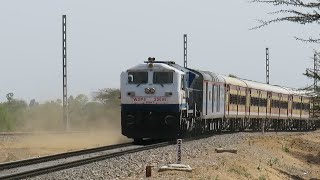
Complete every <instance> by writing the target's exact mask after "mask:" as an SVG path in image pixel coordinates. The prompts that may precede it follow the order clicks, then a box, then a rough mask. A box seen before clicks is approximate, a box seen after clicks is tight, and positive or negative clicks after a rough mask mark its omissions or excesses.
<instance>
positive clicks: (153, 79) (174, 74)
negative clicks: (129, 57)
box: [120, 58, 314, 142]
mask: <svg viewBox="0 0 320 180" xmlns="http://www.w3.org/2000/svg"><path fill="white" fill-rule="evenodd" d="M120 89H121V127H122V134H123V135H125V136H127V137H129V138H133V139H134V140H135V141H137V142H140V141H141V140H142V139H143V138H151V139H168V138H176V137H177V136H181V137H183V136H186V135H198V134H203V133H207V132H216V131H222V130H230V131H235V130H245V129H253V130H259V128H261V127H264V128H266V129H269V128H273V129H276V130H280V129H282V130H290V129H311V128H314V120H312V119H310V118H309V117H310V112H309V110H310V97H309V96H307V95H306V94H305V93H304V92H302V91H296V90H293V89H290V88H283V87H280V86H275V85H269V84H264V83H259V82H254V81H249V80H244V79H239V78H233V77H228V76H223V75H218V74H215V73H212V72H208V71H200V70H194V69H190V68H184V67H182V66H179V65H177V64H175V63H174V62H172V61H155V58H149V59H148V61H146V62H144V63H143V64H139V65H137V66H135V67H133V68H130V69H128V70H126V71H125V72H122V74H121V87H120ZM262 123H263V124H264V126H261V125H262Z"/></svg>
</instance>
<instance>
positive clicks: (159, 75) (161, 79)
mask: <svg viewBox="0 0 320 180" xmlns="http://www.w3.org/2000/svg"><path fill="white" fill-rule="evenodd" d="M153 83H154V84H171V83H173V72H154V73H153Z"/></svg>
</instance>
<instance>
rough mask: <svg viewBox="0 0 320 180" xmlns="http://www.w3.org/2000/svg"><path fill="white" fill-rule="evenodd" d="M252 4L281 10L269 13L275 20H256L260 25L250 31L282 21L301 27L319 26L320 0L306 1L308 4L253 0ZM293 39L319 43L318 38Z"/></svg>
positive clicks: (275, 0)
mask: <svg viewBox="0 0 320 180" xmlns="http://www.w3.org/2000/svg"><path fill="white" fill-rule="evenodd" d="M252 2H255V3H266V4H271V5H273V6H279V7H281V10H278V11H274V12H270V13H269V14H271V15H274V16H275V18H273V19H271V20H258V21H259V22H260V25H258V26H256V27H254V28H252V29H259V28H261V27H264V26H267V25H269V24H272V23H278V22H284V21H287V22H293V23H298V24H301V25H306V24H312V23H315V24H320V14H319V13H320V0H308V2H307V1H305V0H253V1H252ZM295 38H296V39H297V40H302V41H306V42H313V43H320V38H319V37H317V38H316V37H310V38H308V39H302V38H298V37H295Z"/></svg>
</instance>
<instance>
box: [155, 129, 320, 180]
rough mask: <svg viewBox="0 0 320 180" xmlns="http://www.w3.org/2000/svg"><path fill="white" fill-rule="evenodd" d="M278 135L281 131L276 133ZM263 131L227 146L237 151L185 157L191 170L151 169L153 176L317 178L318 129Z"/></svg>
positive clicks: (319, 175) (319, 169)
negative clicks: (300, 131) (298, 131)
mask: <svg viewBox="0 0 320 180" xmlns="http://www.w3.org/2000/svg"><path fill="white" fill-rule="evenodd" d="M279 134H281V133H279ZM279 134H276V133H273V134H272V135H270V134H268V133H267V134H265V135H262V136H259V137H255V136H252V137H249V138H247V139H246V140H245V141H244V142H238V144H234V145H232V146H230V147H225V148H227V149H228V148H235V149H237V150H238V151H237V154H233V153H216V152H215V151H214V149H207V150H205V151H203V152H201V155H200V156H198V157H195V158H189V157H187V158H185V159H184V163H185V164H188V165H190V166H191V167H192V168H194V169H193V171H192V172H180V171H164V172H156V171H155V172H154V174H153V178H154V179H212V180H218V179H220V180H228V179H258V180H266V179H270V180H274V179H313V180H315V179H320V131H319V130H318V131H315V132H308V133H294V134H284V135H283V134H282V135H279Z"/></svg>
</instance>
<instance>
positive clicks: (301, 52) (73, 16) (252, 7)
mask: <svg viewBox="0 0 320 180" xmlns="http://www.w3.org/2000/svg"><path fill="white" fill-rule="evenodd" d="M274 10H276V9H275V8H274V7H273V6H271V5H266V4H257V3H249V1H248V0H229V1H212V0H202V1H194V0H175V1H172V0H161V1H160V0H135V1H132V0H117V1H115V0H114V1H110V0H92V1H83V0H54V1H50V0H28V1H25V0H11V1H2V2H1V5H0V22H1V26H0V77H1V78H0V101H6V94H7V93H9V92H13V93H14V97H15V98H19V99H24V100H27V101H30V100H31V99H36V100H37V101H40V102H44V101H46V100H55V99H58V98H60V99H62V15H63V14H66V15H67V53H68V56H67V64H68V95H74V96H75V95H77V94H80V93H82V94H86V95H88V96H89V97H91V95H92V92H95V91H97V90H98V89H102V88H119V86H120V82H119V81H120V73H121V72H122V71H124V70H126V69H128V68H130V67H132V66H135V65H136V64H139V63H142V62H143V61H145V60H147V58H148V57H150V56H152V57H155V58H156V60H170V61H175V62H176V63H178V64H181V65H183V34H187V35H188V67H190V68H194V69H201V70H208V71H212V72H216V73H220V74H225V75H228V74H234V75H236V76H238V77H241V78H245V79H251V80H255V81H259V82H265V48H266V47H268V48H269V49H270V83H271V84H277V85H282V86H287V87H294V88H301V87H304V86H306V85H307V84H311V81H310V80H308V79H307V78H306V77H304V76H303V75H302V73H303V72H305V69H306V68H309V67H313V60H312V57H313V50H314V49H317V48H319V46H317V45H315V44H310V43H304V42H300V41H297V40H295V39H294V36H298V37H302V38H308V37H310V36H316V35H317V34H319V33H318V32H317V31H316V29H318V27H316V25H310V26H302V25H296V24H290V23H279V24H273V25H270V26H267V27H265V28H262V29H258V30H249V29H250V28H252V27H254V26H256V25H258V22H257V19H270V18H272V16H271V15H268V14H267V13H268V12H271V11H274Z"/></svg>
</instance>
